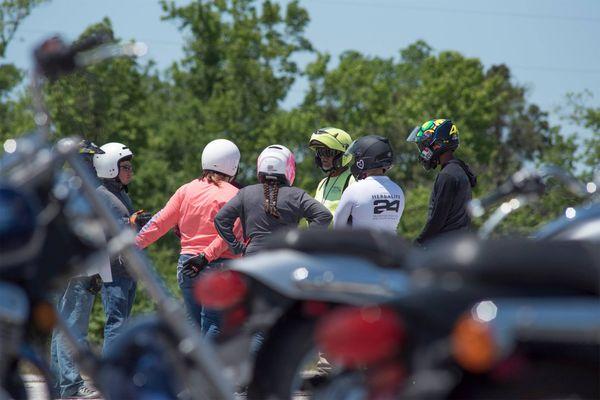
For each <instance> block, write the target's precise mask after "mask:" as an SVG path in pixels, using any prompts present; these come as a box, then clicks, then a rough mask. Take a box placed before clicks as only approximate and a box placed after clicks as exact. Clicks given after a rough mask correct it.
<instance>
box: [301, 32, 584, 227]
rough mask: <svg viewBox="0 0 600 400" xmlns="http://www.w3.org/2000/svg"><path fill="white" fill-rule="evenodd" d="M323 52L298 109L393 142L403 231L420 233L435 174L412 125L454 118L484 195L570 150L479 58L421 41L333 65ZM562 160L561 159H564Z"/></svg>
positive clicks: (521, 94)
mask: <svg viewBox="0 0 600 400" xmlns="http://www.w3.org/2000/svg"><path fill="white" fill-rule="evenodd" d="M328 62H329V56H328V55H326V54H320V55H319V57H318V58H317V60H316V61H315V62H314V63H313V64H312V65H311V66H309V68H308V70H307V75H308V77H309V82H310V91H309V93H308V94H307V96H306V98H305V101H304V103H303V104H302V106H301V110H302V111H303V112H304V114H305V115H306V116H309V117H308V118H307V120H309V121H310V120H314V121H319V122H318V123H317V124H318V125H334V126H338V127H340V128H343V129H346V130H348V131H349V132H350V133H351V134H352V135H353V136H354V137H356V136H362V135H364V134H380V135H383V136H386V137H388V138H390V139H391V142H392V144H393V146H394V148H395V151H396V161H397V166H396V167H395V168H394V169H392V170H391V175H392V177H393V178H394V179H396V180H397V181H398V182H400V184H401V185H402V187H403V188H404V189H405V191H406V194H407V210H406V211H407V212H406V213H405V214H404V216H403V218H402V234H403V235H406V236H407V237H409V238H410V237H413V236H414V235H416V233H417V232H418V230H419V229H420V227H421V226H422V223H423V221H424V220H425V216H426V208H427V195H426V193H428V191H429V188H430V187H431V184H432V182H431V180H432V179H431V177H430V176H428V175H426V174H425V173H424V171H423V170H422V168H421V167H420V165H419V163H418V162H417V152H416V149H415V148H414V145H412V144H409V143H407V142H406V137H407V136H408V134H409V132H410V130H411V129H412V127H414V126H415V125H417V124H420V123H422V122H423V121H425V120H427V119H431V118H451V119H453V120H454V122H455V123H457V125H458V127H459V131H460V138H461V146H460V148H459V150H458V153H457V155H458V156H459V157H463V158H465V159H466V161H467V162H468V163H469V164H471V165H472V166H473V167H474V169H475V171H476V172H477V173H478V174H479V175H480V179H479V180H480V182H481V184H480V188H479V191H478V193H483V192H485V191H487V190H489V189H490V188H492V187H494V186H496V185H497V184H498V183H500V182H502V181H504V180H505V179H506V178H507V177H508V176H509V175H510V174H511V173H512V172H514V171H516V169H517V168H518V166H519V165H520V163H521V162H522V160H523V159H530V160H533V161H535V162H541V161H544V160H546V159H552V160H555V161H556V160H560V158H559V157H557V155H558V154H559V153H560V151H572V150H573V143H572V142H571V141H569V140H565V139H564V138H563V137H562V136H561V135H560V131H559V129H558V128H557V127H553V126H551V125H550V123H549V122H548V114H547V113H545V112H543V111H542V110H541V109H540V108H539V107H538V106H536V105H535V104H530V103H528V102H527V100H526V98H525V95H526V91H525V89H524V88H523V87H520V86H518V85H515V84H514V83H513V82H512V81H511V75H510V70H509V69H508V67H506V66H505V65H497V66H492V67H490V68H488V69H487V70H486V68H484V66H483V64H482V63H481V61H480V60H479V59H476V58H467V57H464V56H463V55H461V54H460V53H457V52H453V51H444V52H441V53H439V54H435V53H434V52H433V50H432V49H431V47H429V46H428V45H427V44H426V43H424V42H422V41H419V42H416V43H414V44H413V45H411V46H409V47H407V48H406V49H403V50H401V52H400V57H399V58H398V59H393V58H389V59H383V58H379V57H366V56H364V55H362V54H360V53H358V52H354V51H348V52H346V53H343V54H342V55H341V56H340V59H339V63H338V65H337V67H336V68H334V69H331V70H328V69H327V64H328ZM563 159H564V158H563Z"/></svg>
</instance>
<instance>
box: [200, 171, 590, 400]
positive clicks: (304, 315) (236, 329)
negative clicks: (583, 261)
mask: <svg viewBox="0 0 600 400" xmlns="http://www.w3.org/2000/svg"><path fill="white" fill-rule="evenodd" d="M551 178H554V179H559V180H560V181H561V182H563V183H566V184H567V187H568V188H570V189H571V190H572V191H574V192H575V193H576V194H578V195H586V196H587V195H590V194H591V192H593V191H592V190H591V189H592V186H591V185H588V186H582V185H581V184H580V183H579V182H578V181H577V180H575V179H574V178H572V177H571V176H570V175H569V174H567V173H565V172H564V171H562V170H561V169H559V168H556V167H553V166H545V167H542V168H540V169H538V170H532V169H523V170H521V171H519V172H518V173H516V174H514V175H513V176H512V177H511V179H510V180H509V181H508V182H507V183H506V184H504V185H503V186H501V187H500V188H499V189H498V190H497V191H496V192H494V193H492V194H490V195H489V196H487V197H485V198H484V199H481V200H476V201H474V203H473V205H472V206H471V209H472V210H478V209H484V210H485V209H487V208H489V207H490V206H492V205H494V204H496V203H497V202H499V201H501V200H506V201H505V202H504V203H503V204H502V206H501V207H499V209H498V210H500V211H499V212H497V213H494V214H493V215H492V217H490V219H489V220H488V221H487V222H486V223H484V225H483V227H482V229H481V230H480V233H479V234H480V235H481V236H482V237H487V236H489V234H490V233H491V232H492V231H493V229H494V228H495V227H496V226H497V225H498V224H499V222H501V221H502V219H504V218H505V217H506V216H507V215H509V214H510V213H511V212H513V211H515V210H516V209H518V208H519V207H522V206H523V205H524V204H527V203H528V202H533V201H535V200H536V199H538V198H539V197H540V196H541V195H542V194H543V193H544V191H545V189H546V185H547V181H548V180H549V179H551ZM588 188H590V190H588ZM585 209H590V210H591V211H587V212H584V210H585ZM594 210H595V211H594ZM473 212H474V214H475V215H477V214H476V213H475V211H473ZM597 213H598V205H595V204H594V203H592V205H589V206H588V205H586V206H585V207H584V208H583V209H582V210H581V212H577V217H576V218H571V219H569V220H568V222H566V223H564V224H562V225H561V226H560V227H558V226H556V227H555V228H552V230H553V232H554V233H553V234H552V235H550V234H549V233H539V234H538V238H539V239H540V240H541V239H542V238H550V236H552V237H556V238H566V237H567V236H568V234H567V232H571V235H575V237H578V238H579V239H584V238H585V239H590V238H593V237H594V236H595V235H598V233H597V231H598V229H596V231H594V230H593V229H590V228H589V225H590V224H592V225H593V224H597V223H598V219H597V217H596V216H597ZM586 221H587V222H586ZM584 225H586V226H588V228H586V227H584ZM548 229H550V228H546V229H543V230H542V231H543V232H549V230H548ZM542 231H541V232H542ZM594 232H596V233H594ZM561 235H562V236H561ZM357 237H360V240H357ZM407 252H408V246H407V245H406V243H403V242H402V241H401V240H400V239H398V238H397V237H395V236H388V235H385V234H378V233H372V232H356V231H353V232H311V231H307V232H302V231H290V232H286V233H283V234H279V235H274V239H273V241H272V244H271V249H270V251H269V252H268V253H263V254H262V255H256V256H253V257H248V258H243V259H240V260H236V261H233V262H231V263H230V264H229V267H228V269H227V271H223V272H218V273H215V274H210V275H209V276H207V277H205V278H202V280H203V281H205V286H206V287H207V288H209V287H215V285H217V284H219V283H218V282H220V286H219V288H220V289H219V290H218V292H219V293H223V294H225V295H226V294H227V293H230V290H231V288H233V287H237V288H238V292H236V291H235V290H233V292H236V293H237V294H236V295H235V296H233V297H234V298H235V299H234V300H227V299H214V298H211V294H210V293H209V290H206V291H205V294H203V293H202V291H201V290H200V293H199V295H200V296H201V297H202V298H201V299H200V301H201V302H202V303H203V304H212V305H213V306H214V308H217V309H220V310H222V311H223V315H224V321H225V322H226V323H225V326H224V334H223V336H222V337H221V339H220V340H219V346H218V350H219V353H220V355H221V357H222V360H223V361H224V363H225V364H226V365H227V368H228V371H229V375H230V376H235V377H237V379H238V380H237V384H238V386H243V385H245V384H248V383H249V390H248V393H249V394H250V396H254V397H256V398H269V397H274V398H287V397H290V394H291V393H294V392H295V391H298V390H301V389H303V388H304V389H307V388H309V389H310V388H311V383H312V386H313V388H314V386H315V384H316V383H318V381H319V379H317V380H315V379H310V378H312V377H314V375H315V371H318V369H317V368H316V365H317V361H316V360H317V358H318V357H317V355H318V350H317V344H316V343H315V341H314V331H315V326H316V321H317V320H318V319H319V318H320V317H321V316H323V315H325V314H327V313H328V312H330V310H332V309H334V308H337V307H340V306H344V305H368V304H377V303H382V302H386V301H389V300H390V298H392V297H402V296H404V295H406V294H407V293H408V292H409V291H410V288H411V279H410V277H409V276H408V275H407V272H406V268H405V258H406V254H407ZM199 286H200V285H199ZM241 287H243V289H240V288H241ZM212 296H214V294H213V295H212ZM232 322H233V323H232ZM259 332H266V335H265V336H264V338H263V343H262V348H263V349H264V350H263V351H258V353H257V354H256V357H253V353H255V351H252V350H253V349H252V346H253V340H252V339H253V338H255V337H256V335H257V334H258V333H259ZM255 344H256V340H255V341H254V345H255ZM311 370H312V372H313V373H312V376H311V374H310V372H311ZM306 378H309V379H306ZM272 382H277V383H276V384H275V385H273V384H272Z"/></svg>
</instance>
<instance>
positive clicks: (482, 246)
mask: <svg viewBox="0 0 600 400" xmlns="http://www.w3.org/2000/svg"><path fill="white" fill-rule="evenodd" d="M549 177H559V178H560V180H561V181H562V182H563V183H566V184H567V186H568V187H569V188H570V189H571V191H573V192H575V193H577V194H579V195H584V196H586V197H587V198H589V201H588V202H586V203H584V204H583V205H582V206H581V207H579V208H568V209H567V212H566V215H565V216H564V217H563V218H560V219H558V220H556V221H554V222H551V223H550V224H548V225H546V226H545V227H543V228H542V229H541V230H539V231H538V232H537V233H535V234H534V235H533V236H532V238H533V239H534V240H527V239H521V240H516V241H515V240H512V241H511V240H506V239H504V240H503V241H490V240H489V239H486V238H487V237H489V236H490V233H491V232H492V230H493V228H494V227H495V226H497V225H498V223H499V222H500V221H501V220H502V219H503V218H505V217H506V215H508V214H510V213H511V212H513V211H514V210H516V209H518V208H520V207H521V206H522V205H523V204H526V203H528V202H531V201H534V200H535V199H537V198H539V196H540V195H541V194H542V193H544V191H545V186H546V183H545V181H547V179H548V178H549ZM596 196H597V194H596V184H595V183H588V184H587V185H585V186H584V185H581V184H579V182H578V181H577V180H575V179H574V178H573V177H571V176H570V175H568V174H566V173H564V171H562V170H560V169H557V168H556V167H544V168H541V169H539V170H533V171H532V170H529V171H523V170H521V171H519V172H518V173H517V174H515V175H513V176H512V177H511V179H509V181H507V183H505V184H504V185H502V186H501V187H500V188H498V189H497V190H496V191H495V192H493V193H491V194H490V195H488V196H486V197H485V198H483V199H481V200H475V201H474V202H473V203H472V204H471V210H472V211H477V210H480V209H481V208H482V207H484V206H485V207H489V206H490V205H492V204H494V203H495V202H498V201H501V200H505V199H507V201H505V202H503V203H502V205H501V206H500V208H499V209H498V210H497V211H496V212H494V213H493V214H492V217H490V218H489V219H488V220H487V221H486V223H484V224H483V226H482V229H481V230H480V231H479V235H478V236H479V237H480V239H477V238H475V237H459V238H456V239H452V238H447V239H446V240H445V241H444V240H442V241H441V243H437V244H435V243H434V244H432V245H431V247H430V248H429V249H428V250H427V251H421V250H419V249H414V250H412V251H411V255H410V256H409V257H407V260H406V265H405V267H406V270H408V271H411V277H410V281H411V283H412V285H411V288H410V290H409V291H408V292H407V293H405V294H404V295H402V296H399V297H398V299H397V300H395V301H394V302H392V303H388V304H385V305H382V306H381V307H379V306H378V307H375V310H376V314H377V315H378V317H377V318H374V319H373V321H369V320H368V318H366V317H365V315H368V314H369V313H373V312H374V311H373V310H370V308H369V307H367V306H365V307H363V308H357V309H342V310H338V311H334V312H333V313H331V314H330V315H328V316H326V317H325V318H324V320H323V321H322V322H321V324H320V325H319V326H318V327H317V334H316V335H317V338H318V342H319V343H320V347H321V348H323V349H325V351H326V352H327V354H329V355H330V357H331V358H332V359H333V360H334V361H336V362H337V363H338V364H342V365H345V366H346V370H345V371H344V372H343V373H342V374H339V375H338V376H335V377H331V379H329V382H328V384H327V385H325V386H323V387H320V388H319V390H318V391H317V393H316V394H315V397H316V398H346V397H352V398H371V397H373V398H377V397H378V396H383V397H384V398H385V397H389V396H399V397H402V398H446V397H447V398H519V397H526V398H531V397H533V398H536V397H537V396H540V397H542V398H544V397H545V396H551V397H552V396H557V395H558V396H559V397H560V396H566V397H569V396H572V395H577V396H583V397H585V398H588V397H590V398H595V397H597V396H598V393H600V391H599V389H598V384H597V379H596V378H595V377H596V376H598V372H599V363H598V360H597V358H595V357H593V356H590V354H597V352H598V350H599V349H600V341H599V340H598V338H600V335H599V333H600V320H599V319H598V315H600V306H598V294H599V288H598V286H599V284H598V276H599V274H600V252H599V251H598V246H597V244H598V242H600V207H599V204H598V203H597V202H596V199H597V197H596ZM479 215H481V213H480V214H479ZM378 332H379V336H378ZM381 332H388V333H389V334H388V337H387V338H386V337H383V338H382V337H381ZM382 346H383V350H379V354H380V355H379V356H376V355H374V354H377V352H378V350H377V349H380V348H382ZM562 364H568V365H569V366H570V367H571V369H570V370H569V371H568V372H564V371H562V370H560V365H562ZM365 365H368V366H369V368H364V366H365ZM559 370H560V371H561V373H560V374H558V373H556V371H559ZM553 371H554V372H553ZM548 380H551V381H552V384H549V383H548Z"/></svg>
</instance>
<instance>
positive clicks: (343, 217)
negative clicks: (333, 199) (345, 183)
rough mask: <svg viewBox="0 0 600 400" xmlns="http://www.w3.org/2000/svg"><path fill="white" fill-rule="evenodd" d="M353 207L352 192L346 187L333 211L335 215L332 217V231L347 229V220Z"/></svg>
mask: <svg viewBox="0 0 600 400" xmlns="http://www.w3.org/2000/svg"><path fill="white" fill-rule="evenodd" d="M353 205H354V200H353V197H352V190H351V188H350V187H348V188H347V189H346V190H344V193H342V198H341V199H340V202H339V204H338V206H337V208H336V209H335V214H334V215H333V229H344V228H347V227H348V219H349V218H350V214H351V213H352V206H353Z"/></svg>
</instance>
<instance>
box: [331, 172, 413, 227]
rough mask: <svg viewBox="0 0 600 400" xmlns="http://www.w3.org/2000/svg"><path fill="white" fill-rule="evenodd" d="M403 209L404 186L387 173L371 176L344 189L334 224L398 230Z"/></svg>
mask: <svg viewBox="0 0 600 400" xmlns="http://www.w3.org/2000/svg"><path fill="white" fill-rule="evenodd" d="M403 211H404V192H402V189H401V188H400V186H398V185H397V184H396V183H395V182H394V181H392V180H391V179H390V178H388V177H387V176H369V177H367V178H365V179H362V180H359V181H357V182H356V183H355V184H353V185H351V186H348V188H347V189H346V190H345V191H344V193H343V194H342V198H341V199H340V203H339V205H338V207H337V209H336V210H335V214H334V216H333V228H334V229H344V228H346V229H348V228H352V229H374V230H380V231H387V232H390V233H396V229H397V228H398V223H400V217H401V216H402V212H403Z"/></svg>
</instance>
